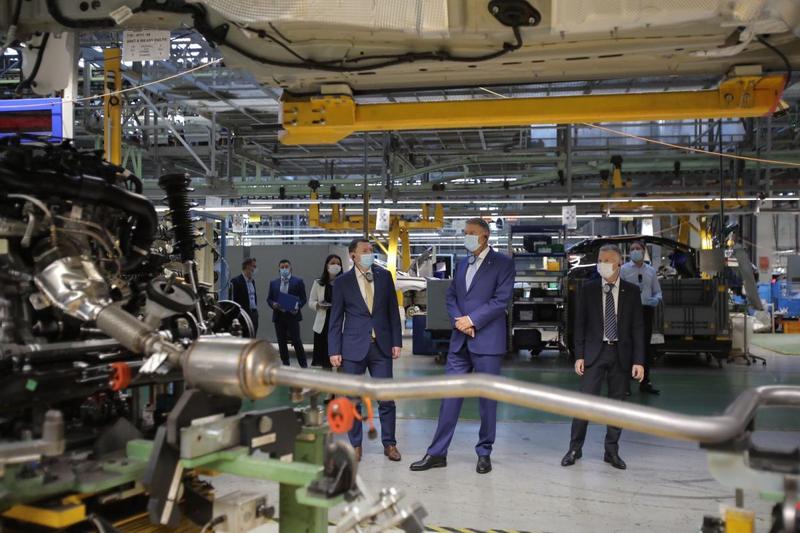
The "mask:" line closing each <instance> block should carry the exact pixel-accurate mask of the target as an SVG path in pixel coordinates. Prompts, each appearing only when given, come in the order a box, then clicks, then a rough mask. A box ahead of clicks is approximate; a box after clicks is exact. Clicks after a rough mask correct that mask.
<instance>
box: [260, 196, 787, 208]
mask: <svg viewBox="0 0 800 533" xmlns="http://www.w3.org/2000/svg"><path fill="white" fill-rule="evenodd" d="M758 199H759V198H758V197H756V196H723V197H720V196H676V197H673V198H654V197H650V196H638V197H619V198H615V197H611V198H572V199H569V198H519V199H514V198H503V199H492V198H489V199H475V200H455V199H449V200H448V199H444V200H436V199H431V200H422V199H420V200H398V201H396V202H392V201H387V202H386V203H387V204H388V205H390V206H393V205H416V206H418V205H421V204H424V203H427V204H442V205H474V206H480V205H483V204H485V203H486V202H489V203H491V204H492V205H500V204H502V205H516V204H522V205H558V204H625V203H628V204H649V203H663V202H719V201H725V202H736V201H739V202H754V201H756V200H758ZM785 199H786V197H783V196H781V197H770V198H766V200H785ZM250 204H251V205H314V204H320V205H321V204H338V205H363V204H364V201H363V200H359V199H342V200H330V199H317V200H310V199H307V198H303V199H296V200H250Z"/></svg>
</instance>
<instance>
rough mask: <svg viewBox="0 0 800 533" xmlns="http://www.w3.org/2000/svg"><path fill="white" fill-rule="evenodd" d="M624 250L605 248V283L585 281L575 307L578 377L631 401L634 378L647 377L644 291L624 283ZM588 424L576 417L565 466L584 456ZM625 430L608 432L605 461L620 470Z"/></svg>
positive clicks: (600, 265)
mask: <svg viewBox="0 0 800 533" xmlns="http://www.w3.org/2000/svg"><path fill="white" fill-rule="evenodd" d="M621 264H622V252H620V250H619V248H618V247H617V245H615V244H606V245H604V246H602V247H601V248H600V252H599V254H598V256H597V272H598V274H600V279H591V280H587V281H586V282H584V284H583V286H582V287H581V290H580V292H579V293H578V303H577V305H576V307H575V373H576V374H578V375H579V376H581V392H583V393H585V394H594V395H599V394H600V390H601V389H602V386H603V381H607V382H608V397H609V398H612V399H615V400H622V399H624V398H625V392H626V391H627V389H628V380H629V379H630V378H629V376H633V378H634V379H636V380H637V381H639V382H640V383H641V382H642V379H644V366H643V365H644V336H643V335H642V329H643V323H642V302H641V297H640V296H639V288H638V287H637V286H636V285H633V284H631V283H628V282H627V281H624V280H622V279H620V276H619V271H620V265H621ZM588 425H589V423H588V422H587V421H586V420H580V419H577V418H576V419H574V420H573V421H572V431H571V435H570V443H569V451H567V454H566V455H565V456H564V458H563V459H561V466H572V465H574V464H575V461H577V460H578V459H580V458H581V457H582V456H583V451H582V450H583V442H584V440H585V439H586V428H587V426H588ZM621 434H622V429H621V428H618V427H613V426H608V428H607V429H606V440H605V455H604V456H603V461H605V462H606V463H608V464H610V465H611V466H613V467H614V468H619V469H620V470H625V468H627V466H626V465H625V462H624V461H623V460H622V459H621V458H620V456H619V437H620V435H621Z"/></svg>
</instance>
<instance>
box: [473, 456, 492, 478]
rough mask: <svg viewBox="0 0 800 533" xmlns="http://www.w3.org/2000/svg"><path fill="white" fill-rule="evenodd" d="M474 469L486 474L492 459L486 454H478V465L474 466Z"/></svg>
mask: <svg viewBox="0 0 800 533" xmlns="http://www.w3.org/2000/svg"><path fill="white" fill-rule="evenodd" d="M475 471H476V472H477V473H479V474H488V473H489V472H491V471H492V460H491V459H490V458H489V456H488V455H480V456H478V466H476V467H475Z"/></svg>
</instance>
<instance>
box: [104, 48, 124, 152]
mask: <svg viewBox="0 0 800 533" xmlns="http://www.w3.org/2000/svg"><path fill="white" fill-rule="evenodd" d="M103 68H104V70H105V74H104V76H105V80H104V81H105V91H103V93H104V94H105V96H103V149H104V156H105V159H106V161H109V162H111V163H114V164H115V165H121V164H122V96H121V95H120V94H110V93H113V92H115V91H120V90H122V50H121V49H120V48H106V49H105V50H103Z"/></svg>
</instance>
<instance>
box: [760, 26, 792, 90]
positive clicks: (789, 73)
mask: <svg viewBox="0 0 800 533" xmlns="http://www.w3.org/2000/svg"><path fill="white" fill-rule="evenodd" d="M756 39H757V40H758V42H760V43H761V44H763V45H764V46H766V47H767V48H769V49H770V50H772V51H773V52H775V54H776V55H777V56H778V57H780V58H781V60H783V63H784V65H786V82H787V83H790V82H791V81H792V64H791V63H789V59H788V58H787V57H786V55H785V54H784V53H783V52H781V51H780V50H778V49H777V48H776V47H775V46H773V45H771V44H770V43H769V42H768V41H767V40H766V39H764V37H762V36H761V35H756Z"/></svg>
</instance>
